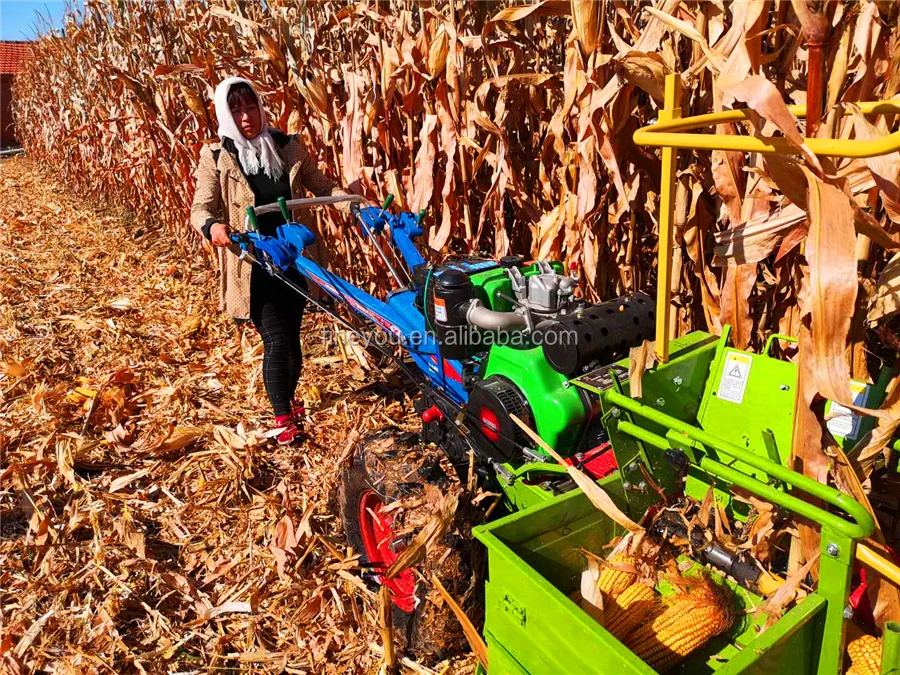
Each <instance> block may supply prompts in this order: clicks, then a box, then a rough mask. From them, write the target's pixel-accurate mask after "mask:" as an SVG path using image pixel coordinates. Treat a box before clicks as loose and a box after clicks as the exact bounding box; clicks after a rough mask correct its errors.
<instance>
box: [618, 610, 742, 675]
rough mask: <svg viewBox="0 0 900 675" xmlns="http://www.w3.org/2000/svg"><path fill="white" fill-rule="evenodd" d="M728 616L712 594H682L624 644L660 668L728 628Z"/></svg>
mask: <svg viewBox="0 0 900 675" xmlns="http://www.w3.org/2000/svg"><path fill="white" fill-rule="evenodd" d="M731 618H732V617H731V613H730V612H728V611H726V610H725V609H724V608H723V607H722V606H721V605H720V604H719V602H718V601H717V600H716V599H714V598H710V597H708V596H705V595H704V594H699V595H697V596H695V597H683V599H680V600H679V601H677V602H676V603H675V604H673V605H672V606H670V607H669V608H668V609H666V610H665V611H664V612H663V613H662V614H660V615H658V616H657V617H656V618H654V619H653V620H652V621H648V622H645V623H644V624H643V625H641V626H640V627H638V629H637V630H636V631H635V632H634V633H632V635H631V636H630V637H629V638H628V639H627V641H626V644H627V645H628V647H629V648H630V649H631V650H632V651H633V652H634V653H635V654H636V655H637V656H638V657H640V658H641V659H643V660H644V661H645V662H646V663H647V665H649V666H651V667H652V668H654V669H656V670H657V671H659V672H663V671H665V670H668V669H669V668H671V667H672V666H674V665H675V664H676V663H678V662H679V661H681V660H682V659H683V658H684V657H686V656H687V655H688V654H690V653H691V652H693V651H694V650H695V649H699V648H700V647H702V646H703V645H705V644H706V643H707V642H708V641H709V639H710V638H712V637H713V636H715V635H718V634H719V633H721V632H723V631H724V630H727V628H728V627H729V626H730V625H731Z"/></svg>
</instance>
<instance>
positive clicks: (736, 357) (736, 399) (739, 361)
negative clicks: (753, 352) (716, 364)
mask: <svg viewBox="0 0 900 675" xmlns="http://www.w3.org/2000/svg"><path fill="white" fill-rule="evenodd" d="M752 364H753V357H752V356H750V355H748V354H741V353H739V352H729V353H728V355H727V356H726V357H725V367H724V368H722V379H721V380H720V381H719V391H718V393H717V394H716V395H717V396H718V397H719V398H721V399H722V400H725V401H731V402H732V403H737V404H740V403H741V402H742V401H743V400H744V390H745V389H746V388H747V380H748V379H749V378H750V366H751V365H752Z"/></svg>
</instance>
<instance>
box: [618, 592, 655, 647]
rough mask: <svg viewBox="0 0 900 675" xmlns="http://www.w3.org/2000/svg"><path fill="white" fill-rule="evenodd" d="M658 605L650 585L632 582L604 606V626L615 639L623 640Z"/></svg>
mask: <svg viewBox="0 0 900 675" xmlns="http://www.w3.org/2000/svg"><path fill="white" fill-rule="evenodd" d="M660 607H661V605H660V603H659V600H658V599H657V597H656V593H654V592H653V589H652V588H650V586H648V585H647V584H642V583H640V582H638V583H634V584H632V585H631V586H629V587H628V588H626V589H625V590H624V591H622V592H621V593H620V594H619V595H618V596H617V597H615V598H613V599H612V600H610V602H609V604H608V605H607V606H606V607H605V615H606V622H605V628H606V630H608V631H609V632H610V633H612V634H613V635H614V636H615V637H616V638H617V639H619V640H623V639H624V638H625V637H627V636H628V635H629V633H631V632H632V631H633V630H634V629H635V628H637V627H638V626H639V625H640V624H641V623H643V622H644V621H646V620H647V619H648V618H649V617H650V615H651V614H653V613H654V612H655V611H657V610H658V609H659V608H660Z"/></svg>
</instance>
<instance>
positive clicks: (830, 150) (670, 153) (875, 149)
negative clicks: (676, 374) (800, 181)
mask: <svg viewBox="0 0 900 675" xmlns="http://www.w3.org/2000/svg"><path fill="white" fill-rule="evenodd" d="M681 90H682V87H681V78H680V77H679V76H678V75H677V74H674V75H667V76H666V86H665V101H664V107H663V108H662V109H661V110H660V111H659V121H658V122H657V123H656V124H651V125H650V126H647V127H643V128H642V129H638V130H637V131H635V132H634V142H635V143H636V144H637V145H643V146H650V147H656V148H662V149H663V151H662V177H661V180H662V184H661V189H660V200H659V203H660V214H659V262H658V270H657V272H658V273H657V289H656V354H657V358H658V359H659V360H660V361H661V362H663V363H664V362H666V361H667V360H668V358H669V324H670V316H671V310H672V230H673V220H674V216H675V171H676V164H675V163H676V160H677V151H678V149H679V148H683V149H690V150H735V151H737V152H761V153H765V154H779V155H795V154H798V151H797V149H796V147H794V146H793V145H791V144H790V143H788V141H787V140H786V139H784V138H777V137H770V136H735V135H725V134H709V133H706V134H692V133H684V132H686V131H689V130H692V129H698V128H701V127H708V126H711V125H715V124H724V123H727V122H745V121H748V120H749V119H750V111H748V110H726V111H723V112H718V113H709V114H707V115H696V116H694V117H682V116H681ZM856 105H857V106H858V107H859V109H860V110H861V111H862V112H863V113H864V114H867V115H883V114H892V113H900V100H895V101H871V102H864V103H857V104H856ZM788 109H789V110H790V111H791V112H792V113H793V114H794V115H795V116H796V117H801V118H802V117H806V106H805V105H794V106H788ZM804 140H805V142H806V145H807V147H809V149H810V151H812V152H813V153H814V154H816V155H827V156H830V157H877V156H879V155H886V154H888V153H890V152H896V151H897V150H900V131H897V132H895V133H893V134H891V135H890V136H885V137H883V138H878V139H873V140H856V139H852V140H832V139H828V138H806V139H804Z"/></svg>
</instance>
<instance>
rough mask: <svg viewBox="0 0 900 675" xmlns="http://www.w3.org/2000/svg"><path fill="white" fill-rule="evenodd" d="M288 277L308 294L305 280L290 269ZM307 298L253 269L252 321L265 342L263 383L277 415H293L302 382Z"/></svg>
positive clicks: (263, 272)
mask: <svg viewBox="0 0 900 675" xmlns="http://www.w3.org/2000/svg"><path fill="white" fill-rule="evenodd" d="M286 276H287V277H288V278H289V279H290V280H291V281H292V282H294V283H295V284H296V285H297V286H299V287H300V288H302V289H304V290H306V289H307V285H306V279H305V278H304V277H303V275H302V274H300V273H299V272H298V271H297V270H295V269H293V268H291V270H290V271H288V272H287V273H286ZM305 307H306V298H304V297H303V296H301V295H300V294H299V293H297V291H295V290H293V289H292V288H290V287H289V286H288V285H287V284H285V283H284V282H283V281H281V280H280V279H278V278H276V277H273V276H269V275H268V274H266V272H265V271H264V270H262V269H261V268H259V267H257V266H256V265H254V266H253V271H252V272H251V275H250V319H251V320H252V321H253V325H254V326H256V329H257V330H258V331H259V334H260V335H261V336H262V340H263V350H264V352H263V382H264V383H265V385H266V394H268V396H269V401H271V403H272V410H273V411H274V412H275V414H276V415H287V414H288V413H290V412H291V399H293V398H294V392H295V391H296V389H297V382H298V381H299V380H300V368H301V366H302V364H303V354H302V353H301V351H300V321H301V320H302V319H303V310H304V308H305Z"/></svg>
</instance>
